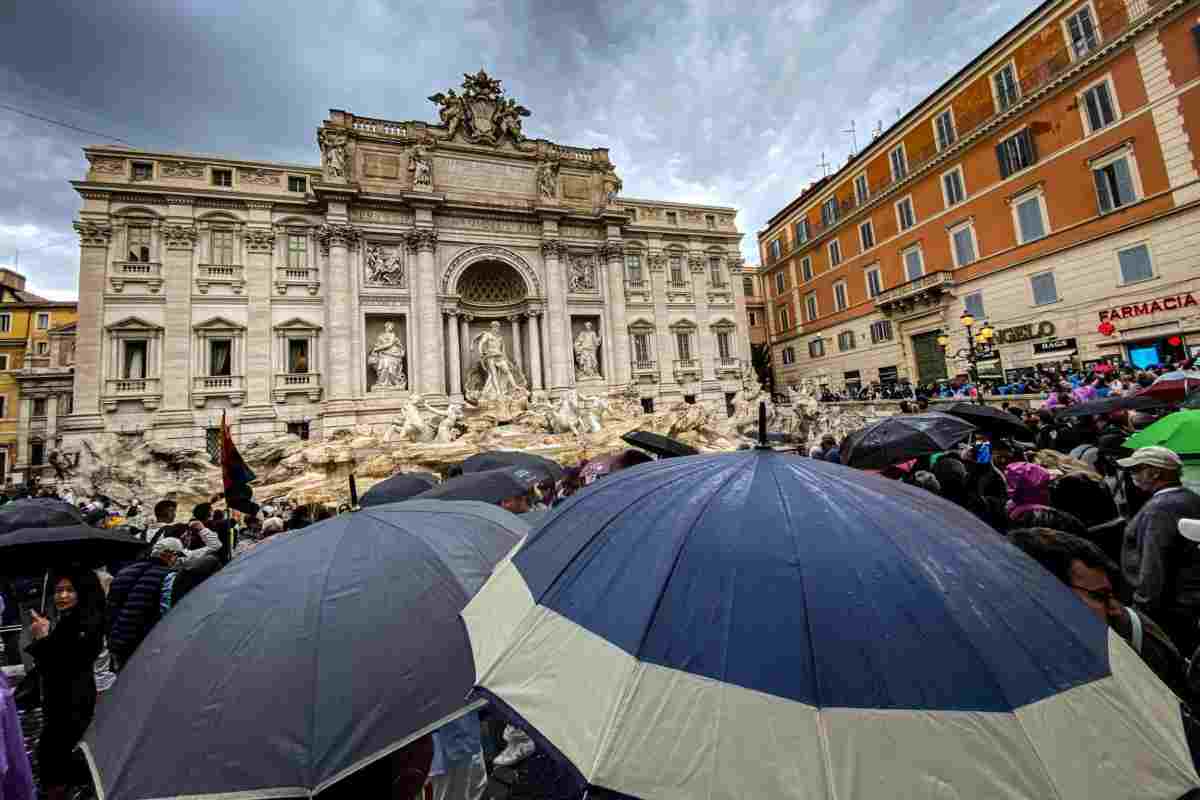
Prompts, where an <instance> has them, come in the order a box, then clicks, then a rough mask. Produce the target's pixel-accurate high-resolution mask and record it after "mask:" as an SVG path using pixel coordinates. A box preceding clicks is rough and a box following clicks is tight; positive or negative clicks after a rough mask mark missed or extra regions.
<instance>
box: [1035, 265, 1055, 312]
mask: <svg viewBox="0 0 1200 800" xmlns="http://www.w3.org/2000/svg"><path fill="white" fill-rule="evenodd" d="M1029 285H1030V288H1031V289H1032V290H1033V304H1034V305H1035V306H1045V305H1049V304H1050V303H1057V302H1058V287H1057V286H1056V285H1055V283H1054V273H1053V272H1042V273H1039V274H1037V275H1031V276H1030V277H1029Z"/></svg>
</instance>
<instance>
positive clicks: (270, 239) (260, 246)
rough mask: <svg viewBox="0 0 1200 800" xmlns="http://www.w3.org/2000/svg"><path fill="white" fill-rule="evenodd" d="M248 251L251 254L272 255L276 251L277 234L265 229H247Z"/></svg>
mask: <svg viewBox="0 0 1200 800" xmlns="http://www.w3.org/2000/svg"><path fill="white" fill-rule="evenodd" d="M244 235H245V240H246V250H247V252H250V253H270V252H272V251H273V250H274V249H275V232H274V231H272V230H266V229H263V228H247V229H246V232H245V234H244Z"/></svg>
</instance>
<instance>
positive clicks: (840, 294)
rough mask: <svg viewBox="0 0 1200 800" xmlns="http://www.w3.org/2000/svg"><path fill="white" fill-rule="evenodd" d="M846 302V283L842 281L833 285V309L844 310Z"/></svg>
mask: <svg viewBox="0 0 1200 800" xmlns="http://www.w3.org/2000/svg"><path fill="white" fill-rule="evenodd" d="M846 306H847V302H846V284H845V282H844V281H842V282H838V283H835V284H834V285H833V307H834V310H835V311H845V310H846Z"/></svg>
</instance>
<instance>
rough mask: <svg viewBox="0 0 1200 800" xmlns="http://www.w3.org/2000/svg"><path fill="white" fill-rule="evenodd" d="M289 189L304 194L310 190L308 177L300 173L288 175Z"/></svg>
mask: <svg viewBox="0 0 1200 800" xmlns="http://www.w3.org/2000/svg"><path fill="white" fill-rule="evenodd" d="M288 191H289V192H299V193H300V194H304V193H305V192H307V191H308V179H307V178H302V177H300V176H298V175H288Z"/></svg>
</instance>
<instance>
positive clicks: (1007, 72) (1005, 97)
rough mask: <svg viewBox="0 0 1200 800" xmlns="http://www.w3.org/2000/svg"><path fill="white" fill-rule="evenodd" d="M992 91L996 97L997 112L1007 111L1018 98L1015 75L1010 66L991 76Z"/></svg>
mask: <svg viewBox="0 0 1200 800" xmlns="http://www.w3.org/2000/svg"><path fill="white" fill-rule="evenodd" d="M992 89H993V91H994V92H995V96H996V106H997V109H996V110H997V111H1007V110H1008V109H1010V108H1011V107H1012V106H1013V104H1014V103H1016V102H1017V100H1018V99H1019V97H1020V93H1019V90H1018V88H1017V74H1016V70H1015V69H1014V68H1013V65H1012V64H1005V65H1004V68H1003V69H1001V70H1000V71H999V72H997V73H995V74H994V75H992Z"/></svg>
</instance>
